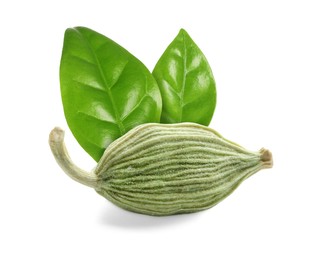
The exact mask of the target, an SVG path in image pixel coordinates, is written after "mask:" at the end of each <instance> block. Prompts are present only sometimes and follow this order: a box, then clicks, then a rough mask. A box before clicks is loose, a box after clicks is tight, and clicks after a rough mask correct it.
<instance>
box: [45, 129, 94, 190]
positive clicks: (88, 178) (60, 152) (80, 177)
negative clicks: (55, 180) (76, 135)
mask: <svg viewBox="0 0 315 260" xmlns="http://www.w3.org/2000/svg"><path fill="white" fill-rule="evenodd" d="M64 135H65V133H64V131H63V130H62V129H61V128H59V127H55V128H54V129H53V130H52V131H51V132H50V135H49V145H50V149H51V151H52V153H53V155H54V157H55V159H56V161H57V163H58V164H59V166H60V167H61V168H62V169H63V171H64V172H65V173H66V174H67V175H69V176H70V177H71V178H72V179H74V180H75V181H77V182H80V183H81V184H84V185H86V186H89V187H92V188H95V187H96V186H97V176H96V175H95V174H94V173H89V172H86V171H84V170H82V169H80V168H79V167H77V166H76V165H75V164H74V163H73V162H72V160H71V158H70V157H69V155H68V152H67V149H66V146H65V144H64Z"/></svg>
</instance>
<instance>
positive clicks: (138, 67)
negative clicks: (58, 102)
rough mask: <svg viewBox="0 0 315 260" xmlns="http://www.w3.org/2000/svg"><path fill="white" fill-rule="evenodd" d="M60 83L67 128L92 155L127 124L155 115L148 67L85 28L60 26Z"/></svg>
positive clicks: (156, 96) (155, 93)
mask: <svg viewBox="0 0 315 260" xmlns="http://www.w3.org/2000/svg"><path fill="white" fill-rule="evenodd" d="M60 84H61V95H62V101H63V107H64V113H65V117H66V120H67V123H68V125H69V128H70V129H71V131H72V133H73V135H74V136H75V138H76V139H77V141H78V142H79V144H80V145H81V146H82V147H83V148H84V149H85V150H86V152H88V153H89V154H90V155H91V156H92V157H93V158H94V159H95V160H96V161H98V160H99V159H100V157H101V156H102V154H103V152H104V150H105V149H106V147H107V146H108V145H109V144H110V143H111V142H113V141H114V140H115V139H117V138H118V137H120V136H122V135H123V134H125V133H126V132H128V131H129V130H130V129H132V128H134V127H135V126H137V125H140V124H143V123H147V122H159V120H160V114H161V96H160V91H159V88H158V86H157V83H156V81H155V79H154V78H153V76H152V75H151V73H150V72H149V71H148V69H147V68H146V67H145V66H144V65H143V64H142V63H141V62H140V61H139V60H138V59H136V58H135V57H134V56H133V55H131V54H130V53H129V52H128V51H126V50H125V49H124V48H122V47H121V46H119V45H118V44H117V43H115V42H114V41H112V40H110V39H109V38H107V37H105V36H103V35H101V34H99V33H97V32H95V31H92V30H90V29H88V28H84V27H76V28H70V29H67V30H66V32H65V37H64V45H63V52H62V58H61V64H60Z"/></svg>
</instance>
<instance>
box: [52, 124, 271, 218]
mask: <svg viewBox="0 0 315 260" xmlns="http://www.w3.org/2000/svg"><path fill="white" fill-rule="evenodd" d="M63 140H64V132H63V130H61V129H60V128H55V129H53V130H52V132H51V134H50V139H49V143H50V147H51V150H52V152H53V154H54V156H55V158H56V160H57V162H58V163H59V165H60V166H61V168H62V169H63V170H64V171H65V172H66V173H67V174H68V175H69V176H70V177H71V178H73V179H74V180H76V181H78V182H80V183H82V184H85V185H87V186H90V187H92V188H94V189H95V190H96V191H97V192H98V193H99V194H100V195H102V196H104V197H105V198H107V199H108V200H110V201H111V202H113V203H114V204H116V205H118V206H120V207H121V208H124V209H127V210H130V211H134V212H138V213H143V214H148V215H157V216H162V215H172V214H178V213H190V212H196V211H200V210H204V209H207V208H210V207H212V206H214V205H215V204H217V203H218V202H220V201H221V200H223V199H224V198H226V197H227V196H228V195H230V194H231V193H232V192H233V191H234V190H235V189H236V188H237V187H238V185H239V184H240V183H241V182H242V181H243V180H245V179H246V178H248V177H249V176H251V175H253V174H254V173H256V172H257V171H259V170H261V169H264V168H271V167H272V163H273V162H272V155H271V153H270V152H269V151H268V150H266V149H261V150H260V151H259V152H251V151H248V150H246V149H244V148H243V147H241V146H239V145H238V144H236V143H233V142H231V141H229V140H227V139H225V138H223V137H222V136H221V135H220V134H218V133H217V132H215V131H214V130H212V129H210V128H207V127H204V126H201V125H198V124H194V123H180V124H155V123H150V124H144V125H140V126H138V127H136V128H134V129H133V130H131V131H129V132H128V133H127V134H125V135H124V136H122V137H120V138H119V139H117V140H116V141H114V142H113V143H112V144H111V145H110V146H109V147H108V148H107V149H106V151H105V152H104V154H103V156H102V158H101V160H100V161H99V163H98V165H97V167H96V168H95V169H94V170H93V171H92V172H90V173H89V172H85V171H83V170H81V169H80V168H78V167H77V166H75V165H74V164H73V162H72V161H71V159H70V158H69V156H68V153H67V151H66V148H65V146H64V142H63Z"/></svg>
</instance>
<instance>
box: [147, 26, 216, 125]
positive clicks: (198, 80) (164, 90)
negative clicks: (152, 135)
mask: <svg viewBox="0 0 315 260" xmlns="http://www.w3.org/2000/svg"><path fill="white" fill-rule="evenodd" d="M153 76H154V77H155V79H156V81H157V83H158V85H159V88H160V91H161V95H162V103H163V105H162V115H161V123H180V122H195V123H199V124H202V125H206V126H207V125H209V123H210V121H211V118H212V116H213V113H214V109H215V105H216V88H215V81H214V78H213V75H212V71H211V68H210V66H209V64H208V61H207V59H206V57H205V56H204V55H203V53H202V52H201V50H200V49H199V48H198V46H197V45H196V44H195V43H194V41H193V40H192V39H191V38H190V36H189V35H188V33H187V32H186V31H185V30H183V29H181V30H180V32H179V34H178V35H177V36H176V38H175V39H174V40H173V42H172V43H171V44H170V45H169V46H168V47H167V49H166V50H165V52H164V53H163V55H162V56H161V58H160V59H159V61H158V63H157V64H156V66H155V68H154V70H153Z"/></svg>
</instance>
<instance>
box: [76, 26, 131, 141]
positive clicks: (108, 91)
mask: <svg viewBox="0 0 315 260" xmlns="http://www.w3.org/2000/svg"><path fill="white" fill-rule="evenodd" d="M78 34H79V35H80V37H81V38H82V39H83V41H84V42H85V44H86V46H87V47H88V48H89V50H90V52H91V53H92V56H93V58H94V60H95V63H96V66H97V68H98V70H99V73H100V75H101V79H102V81H103V84H104V86H105V87H106V88H107V94H108V96H109V99H110V102H111V106H112V108H113V110H114V113H115V119H116V125H117V126H118V128H119V131H120V134H121V135H123V134H124V133H125V132H126V129H125V127H124V125H123V123H122V121H121V120H120V117H119V113H118V109H117V107H116V104H115V102H114V98H113V95H112V93H111V89H110V87H109V84H108V82H107V79H106V77H105V75H104V73H103V70H102V69H101V68H102V67H101V63H100V61H99V59H98V57H97V55H96V53H95V51H94V49H93V47H92V45H91V44H90V42H89V41H88V39H86V37H84V36H83V34H82V33H81V32H80V31H78Z"/></svg>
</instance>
